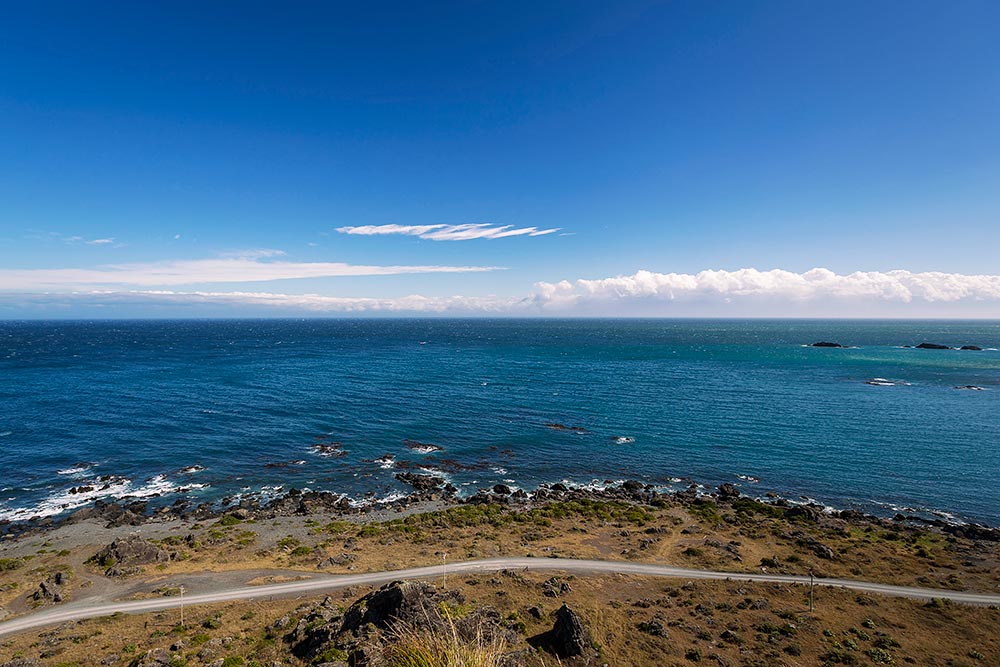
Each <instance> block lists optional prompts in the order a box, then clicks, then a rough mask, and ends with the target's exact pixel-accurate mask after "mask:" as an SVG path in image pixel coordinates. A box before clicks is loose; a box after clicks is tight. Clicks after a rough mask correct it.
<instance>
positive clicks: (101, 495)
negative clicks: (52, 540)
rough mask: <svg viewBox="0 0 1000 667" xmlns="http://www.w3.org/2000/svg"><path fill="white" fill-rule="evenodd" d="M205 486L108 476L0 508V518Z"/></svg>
mask: <svg viewBox="0 0 1000 667" xmlns="http://www.w3.org/2000/svg"><path fill="white" fill-rule="evenodd" d="M204 488H208V485H207V484H185V485H183V486H180V485H177V484H174V483H173V482H171V481H170V480H168V479H167V476H166V475H156V476H155V477H150V478H149V479H147V480H146V481H145V482H144V483H143V484H142V485H141V486H136V485H135V484H134V483H133V482H132V480H130V479H128V478H126V477H109V478H101V479H100V480H95V481H93V482H91V483H88V484H81V485H79V486H73V487H70V488H68V489H63V490H61V491H57V492H55V493H51V494H49V495H48V496H47V497H45V498H43V499H42V500H41V501H39V502H38V504H36V505H34V506H32V507H11V508H0V520H7V521H23V520H26V519H32V518H35V517H39V518H44V517H49V516H56V515H58V514H62V513H63V512H68V511H71V510H74V509H78V508H80V507H85V506H87V505H90V504H91V503H93V502H94V501H95V500H107V499H113V500H121V499H136V498H154V497H157V496H162V495H166V494H170V493H185V492H188V491H195V490H198V489H204Z"/></svg>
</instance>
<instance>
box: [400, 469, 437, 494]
mask: <svg viewBox="0 0 1000 667" xmlns="http://www.w3.org/2000/svg"><path fill="white" fill-rule="evenodd" d="M395 477H396V479H398V480H399V481H400V482H403V483H404V484H409V485H410V486H412V487H413V488H415V489H416V490H417V491H434V490H437V489H440V488H441V487H443V486H444V485H445V483H446V480H445V478H444V477H438V476H437V475H420V474H417V473H413V472H397V473H396V475H395Z"/></svg>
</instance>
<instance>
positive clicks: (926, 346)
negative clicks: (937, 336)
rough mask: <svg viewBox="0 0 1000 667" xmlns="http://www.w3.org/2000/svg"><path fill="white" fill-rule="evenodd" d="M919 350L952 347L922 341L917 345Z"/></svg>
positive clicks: (948, 348) (947, 348)
mask: <svg viewBox="0 0 1000 667" xmlns="http://www.w3.org/2000/svg"><path fill="white" fill-rule="evenodd" d="M916 347H917V349H918V350H950V349H951V348H950V347H949V346H947V345H939V344H937V343H921V344H920V345H917V346H916Z"/></svg>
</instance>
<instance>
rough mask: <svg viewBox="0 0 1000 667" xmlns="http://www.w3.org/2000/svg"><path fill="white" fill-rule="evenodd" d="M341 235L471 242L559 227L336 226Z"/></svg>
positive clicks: (540, 233) (544, 232)
mask: <svg viewBox="0 0 1000 667" xmlns="http://www.w3.org/2000/svg"><path fill="white" fill-rule="evenodd" d="M337 231H338V232H340V233H341V234H354V235H357V236H387V235H390V234H396V235H401V236H416V237H418V238H421V239H427V240H430V241H470V240H473V239H502V238H507V237H509V236H545V235H547V234H553V233H555V232H558V231H559V228H558V227H556V228H553V229H539V228H538V227H514V226H513V225H494V224H490V223H485V222H484V223H470V224H464V225H362V226H359V227H338V228H337Z"/></svg>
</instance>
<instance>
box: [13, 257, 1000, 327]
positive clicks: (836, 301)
mask: <svg viewBox="0 0 1000 667" xmlns="http://www.w3.org/2000/svg"><path fill="white" fill-rule="evenodd" d="M207 262H213V263H212V264H210V265H206V263H207ZM214 262H222V263H223V264H222V265H221V266H222V267H223V269H224V270H223V269H220V268H219V265H217V264H216V263H214ZM232 262H238V263H239V264H230V263H232ZM194 263H195V264H197V265H198V270H199V271H201V272H202V273H201V274H200V275H202V276H204V275H205V274H206V273H209V274H211V278H210V279H205V280H203V282H226V281H227V280H228V279H227V278H226V277H220V274H224V276H229V275H230V274H231V273H232V274H237V277H235V278H234V279H233V280H228V281H229V282H232V281H234V280H235V279H241V280H245V279H246V278H245V277H243V278H238V276H245V275H246V272H247V271H252V272H253V275H254V276H255V277H254V278H252V279H253V280H273V279H277V278H276V277H273V276H274V274H280V275H279V276H278V277H291V276H289V275H287V272H288V271H293V270H294V277H302V274H303V272H308V273H313V272H317V275H319V274H321V275H330V274H329V273H326V272H327V271H330V270H338V271H339V270H344V271H347V272H346V273H338V274H336V275H386V274H387V273H393V272H398V273H403V272H414V271H423V270H434V271H438V270H445V271H462V270H485V269H486V268H488V267H353V266H348V265H343V264H334V265H327V264H293V263H289V262H280V263H277V262H261V261H259V260H246V259H220V260H201V261H199V262H194ZM286 265H290V266H291V267H294V269H286V268H285V267H286ZM262 267H267V270H268V271H272V273H269V274H268V275H271V276H272V277H269V278H262V277H260V274H259V272H260V271H261V270H262ZM307 267H308V268H307ZM319 267H334V269H330V268H326V269H320V268H319ZM340 267H346V268H340ZM366 270H374V271H378V272H380V273H364V271H366ZM4 273H9V272H0V285H3V284H5V283H4V282H3V276H4ZM143 276H147V274H145V273H144V274H143ZM156 276H157V277H156V278H155V281H154V280H153V279H150V280H149V282H150V283H152V282H157V284H163V281H164V280H166V279H165V278H163V277H162V276H160V275H159V274H156ZM177 284H181V282H180V281H178V282H177ZM75 305H79V306H83V307H94V308H99V309H104V308H105V307H115V306H138V307H140V308H153V310H151V311H149V312H151V313H154V314H155V312H156V310H155V307H156V306H157V305H169V306H174V307H179V308H183V307H185V306H191V307H193V308H195V309H196V312H202V313H211V314H216V313H220V312H221V313H225V312H226V310H227V309H229V310H240V309H242V310H240V312H243V311H246V310H247V309H250V310H252V312H255V313H262V314H266V313H267V312H271V311H273V312H282V313H288V312H301V313H314V314H323V313H326V314H336V313H348V314H350V313H354V314H360V313H366V312H370V313H426V314H434V313H442V314H455V315H477V314H478V315H517V316H539V315H551V316H565V315H569V316H573V315H596V316H652V317H657V316H658V317H671V316H674V317H685V316H704V317H727V316H728V317H796V316H801V317H990V318H996V317H1000V275H966V274H958V273H941V272H925V273H914V272H910V271H903V270H897V271H887V272H877V271H872V272H855V273H850V274H843V275H841V274H836V273H834V272H832V271H829V270H827V269H812V270H810V271H806V272H804V273H795V272H791V271H783V270H780V269H775V270H769V271H761V270H758V269H740V270H738V271H701V272H699V273H694V274H684V273H656V272H652V271H637V272H636V273H634V274H631V275H625V276H616V277H612V278H602V279H596V280H591V279H579V280H573V281H568V280H564V281H560V282H555V283H549V282H540V283H537V284H536V285H535V288H534V290H533V291H532V293H531V294H527V295H525V296H523V297H498V296H489V295H487V296H423V295H419V294H411V295H407V296H402V297H395V298H372V297H350V296H333V295H324V294H288V293H278V292H261V291H231V292H226V291H216V290H212V291H208V290H205V291H178V290H170V289H163V290H151V289H140V290H119V289H110V290H101V289H96V290H90V291H77V292H74V293H67V292H62V293H48V294H41V293H37V292H36V293H34V294H24V293H21V294H17V293H12V292H8V293H6V294H0V306H4V307H5V308H7V309H11V308H13V309H15V310H16V309H17V308H23V307H28V308H30V307H34V306H37V307H41V308H43V309H48V310H50V311H51V309H52V308H55V309H57V312H58V310H59V309H63V310H65V309H68V308H71V307H73V306H75ZM98 312H100V311H98ZM103 312H111V311H108V310H105V311H103Z"/></svg>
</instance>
